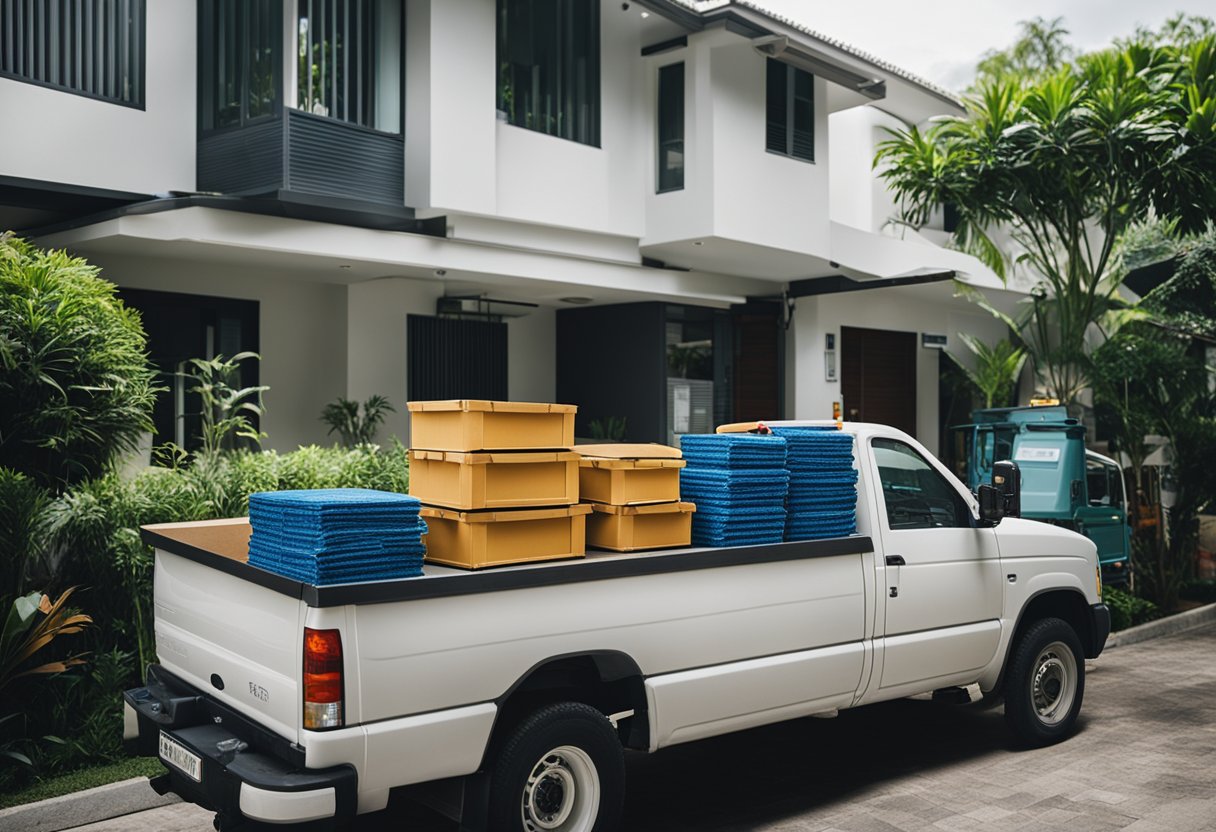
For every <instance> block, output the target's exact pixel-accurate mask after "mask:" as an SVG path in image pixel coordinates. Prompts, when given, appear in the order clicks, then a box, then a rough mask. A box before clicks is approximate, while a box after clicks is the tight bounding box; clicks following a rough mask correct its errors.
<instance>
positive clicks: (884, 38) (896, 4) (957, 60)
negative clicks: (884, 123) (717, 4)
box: [757, 0, 1216, 89]
mask: <svg viewBox="0 0 1216 832" xmlns="http://www.w3.org/2000/svg"><path fill="white" fill-rule="evenodd" d="M757 2H758V3H760V4H761V5H764V6H767V7H768V8H770V9H772V10H773V11H775V12H779V13H780V14H783V15H785V16H786V17H789V18H792V19H794V20H797V21H799V22H801V23H805V24H806V25H807V26H809V27H811V28H812V29H814V30H815V31H817V32H820V33H821V34H824V35H828V36H830V37H833V38H836V39H838V40H843V41H844V42H845V43H848V44H850V45H852V46H855V47H857V48H858V49H863V50H865V51H867V52H871V53H873V54H874V55H876V56H878V57H880V58H883V59H885V60H887V61H890V62H891V63H893V64H895V65H896V66H898V67H900V68H902V69H906V70H908V71H909V72H914V73H916V74H917V75H921V76H924V77H925V78H928V79H929V80H930V81H933V82H935V83H937V84H941V85H942V86H944V87H947V88H950V89H961V88H962V87H965V86H966V85H967V83H968V82H969V81H970V80H971V78H972V77H973V70H974V69H975V64H976V61H977V60H978V59H979V57H980V56H981V55H983V54H984V52H986V51H988V50H989V49H1001V48H1004V47H1006V46H1008V45H1009V44H1011V43H1012V42H1013V41H1014V40H1015V39H1016V38H1017V34H1018V21H1020V20H1028V19H1030V18H1033V17H1035V16H1041V17H1044V18H1047V19H1049V20H1050V19H1052V18H1055V17H1060V16H1063V18H1064V26H1065V28H1066V29H1068V30H1069V31H1070V32H1071V35H1070V40H1071V41H1072V43H1073V44H1074V45H1075V46H1077V47H1079V48H1080V49H1081V50H1082V51H1085V50H1089V49H1094V48H1097V47H1100V46H1105V45H1107V44H1109V43H1110V42H1111V40H1112V39H1113V38H1115V37H1119V36H1122V35H1127V34H1130V33H1131V32H1132V31H1134V30H1135V28H1136V25H1137V24H1144V25H1146V26H1150V27H1156V26H1158V25H1160V24H1161V22H1162V21H1164V20H1165V19H1166V18H1167V17H1171V16H1173V15H1174V14H1175V13H1176V12H1179V11H1183V12H1187V13H1189V14H1201V15H1205V16H1207V17H1216V0H1151V2H1144V0H1017V2H1010V1H1009V0H919V1H918V0H869V2H862V1H859V0H852V2H849V0H834V2H832V1H830V0H827V1H825V0H757Z"/></svg>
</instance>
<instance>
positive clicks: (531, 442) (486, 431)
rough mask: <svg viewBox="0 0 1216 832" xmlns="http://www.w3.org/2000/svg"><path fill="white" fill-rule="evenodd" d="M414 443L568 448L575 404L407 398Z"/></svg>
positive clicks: (453, 447)
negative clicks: (422, 400)
mask: <svg viewBox="0 0 1216 832" xmlns="http://www.w3.org/2000/svg"><path fill="white" fill-rule="evenodd" d="M406 406H407V407H408V408H409V411H410V447H412V448H417V449H422V450H429V451H531V450H558V449H562V450H569V449H570V446H571V445H573V444H574V414H575V412H576V411H577V410H578V408H577V407H575V406H574V405H572V404H543V403H538V402H488V401H477V400H471V399H459V400H452V401H438V402H409V404H408V405H406Z"/></svg>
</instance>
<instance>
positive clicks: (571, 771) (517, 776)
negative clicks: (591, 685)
mask: <svg viewBox="0 0 1216 832" xmlns="http://www.w3.org/2000/svg"><path fill="white" fill-rule="evenodd" d="M624 799H625V756H624V751H623V750H622V748H621V743H620V740H618V739H617V734H616V730H615V729H614V728H613V727H612V723H610V722H609V721H608V718H607V717H605V716H604V715H603V714H602V713H600V712H599V711H597V710H596V709H595V708H592V707H590V706H589V705H584V704H582V703H580V702H560V703H557V704H555V705H549V706H547V707H544V708H541V709H540V710H538V711H536V712H535V713H533V714H532V715H531V716H529V717H528V718H527V719H525V720H524V721H523V722H521V723H520V724H519V725H518V726H517V727H516V728H515V729H514V730H513V731H512V732H511V734H510V736H509V737H508V738H507V740H506V742H505V743H504V744H503V745H502V750H501V751H500V752H499V754H498V755H497V759H496V760H495V762H494V764H493V765H492V767H491V769H490V795H489V821H490V829H492V830H503V832H611V830H615V829H616V828H617V821H618V819H619V818H620V814H621V806H622V804H623V802H624Z"/></svg>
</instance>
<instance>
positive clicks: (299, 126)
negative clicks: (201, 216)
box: [198, 108, 405, 208]
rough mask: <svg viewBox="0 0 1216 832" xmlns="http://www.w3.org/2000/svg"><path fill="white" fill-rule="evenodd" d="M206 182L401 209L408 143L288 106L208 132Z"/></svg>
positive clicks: (203, 142)
mask: <svg viewBox="0 0 1216 832" xmlns="http://www.w3.org/2000/svg"><path fill="white" fill-rule="evenodd" d="M198 189H199V190H200V191H213V192H217V193H223V194H233V195H239V196H255V195H270V194H275V193H278V192H281V191H286V192H290V193H293V194H302V195H310V196H321V197H334V198H339V199H349V200H354V201H358V202H365V203H375V204H379V205H387V206H393V207H396V208H400V207H402V206H403V205H404V202H405V194H404V190H405V144H404V141H403V138H402V136H400V135H397V134H395V133H383V132H380V131H379V130H372V129H370V128H367V127H362V126H360V125H357V124H350V123H347V122H344V121H337V120H335V119H331V118H325V117H323V116H316V115H313V114H311V113H306V112H304V111H302V110H295V109H290V108H283V109H282V110H280V111H279V113H278V114H277V115H275V116H273V117H269V118H266V119H261V120H258V121H255V122H252V123H249V124H244V125H241V126H239V127H230V128H226V129H222V130H215V131H211V132H207V133H204V134H202V135H200V136H199V140H198Z"/></svg>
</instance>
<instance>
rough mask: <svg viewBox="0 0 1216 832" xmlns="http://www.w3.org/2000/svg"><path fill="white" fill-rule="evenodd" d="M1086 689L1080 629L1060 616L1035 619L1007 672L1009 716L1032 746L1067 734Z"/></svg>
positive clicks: (1006, 691)
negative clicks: (1074, 627)
mask: <svg viewBox="0 0 1216 832" xmlns="http://www.w3.org/2000/svg"><path fill="white" fill-rule="evenodd" d="M1084 695H1085V657H1084V654H1083V653H1082V651H1081V639H1080V638H1078V637H1077V633H1076V631H1075V630H1073V628H1072V627H1071V626H1070V625H1069V624H1068V623H1067V622H1065V621H1062V620H1061V619H1059V618H1044V619H1043V620H1042V621H1037V622H1035V623H1034V624H1032V625H1030V627H1029V628H1028V629H1027V630H1026V632H1024V633H1023V634H1022V636H1021V638H1020V639H1018V642H1017V644H1016V645H1015V646H1014V650H1013V655H1012V657H1011V658H1010V661H1009V671H1008V673H1007V674H1006V677H1005V720H1006V721H1007V722H1008V723H1009V726H1010V727H1011V728H1012V729H1013V732H1014V733H1015V734H1016V735H1017V737H1018V739H1019V740H1021V741H1022V742H1025V743H1026V744H1027V745H1032V746H1041V745H1050V744H1051V743H1053V742H1059V741H1060V740H1062V739H1064V738H1065V737H1067V736H1068V735H1069V734H1070V733H1072V729H1073V726H1074V725H1075V723H1076V721H1077V714H1078V713H1079V712H1080V711H1081V699H1082V698H1083V697H1084Z"/></svg>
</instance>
